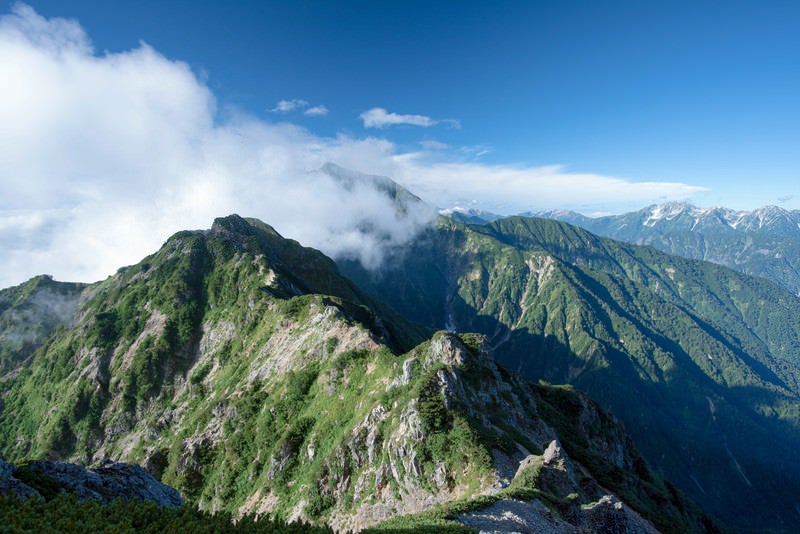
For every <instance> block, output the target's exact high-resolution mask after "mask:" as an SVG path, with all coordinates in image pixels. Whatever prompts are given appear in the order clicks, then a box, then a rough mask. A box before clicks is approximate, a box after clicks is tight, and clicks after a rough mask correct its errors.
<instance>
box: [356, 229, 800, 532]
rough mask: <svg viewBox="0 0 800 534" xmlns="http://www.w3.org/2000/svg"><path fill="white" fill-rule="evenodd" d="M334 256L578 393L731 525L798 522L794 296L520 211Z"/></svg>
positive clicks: (799, 315)
mask: <svg viewBox="0 0 800 534" xmlns="http://www.w3.org/2000/svg"><path fill="white" fill-rule="evenodd" d="M341 267H342V268H343V270H344V272H346V273H348V275H349V276H351V278H353V279H354V280H357V281H358V282H359V283H360V284H361V285H362V287H365V288H369V289H370V291H371V292H372V293H373V294H374V295H375V296H376V297H378V298H382V299H385V300H386V301H387V302H389V303H391V304H392V305H393V306H394V307H395V309H397V310H398V311H400V312H401V313H403V314H405V315H406V316H407V317H409V318H411V319H413V320H417V321H420V322H423V323H425V324H429V325H438V326H444V325H449V326H450V327H452V328H455V329H457V330H459V331H476V332H481V333H484V334H485V335H487V336H488V337H489V342H490V344H491V346H492V349H493V351H494V353H495V355H496V357H497V358H498V361H500V362H501V363H503V364H504V365H507V366H509V367H511V368H512V369H515V370H517V371H519V372H520V373H522V374H523V376H525V377H527V378H529V379H532V380H545V381H548V382H552V383H571V384H574V385H575V386H576V387H578V388H579V389H581V390H583V391H586V392H587V393H588V394H589V395H590V396H591V397H592V398H594V399H596V400H597V401H599V402H600V403H601V404H602V405H603V406H605V407H606V408H608V409H610V410H611V411H612V412H613V413H614V414H615V415H617V416H618V417H619V418H620V419H621V420H622V421H623V422H624V424H625V426H626V428H627V429H628V430H629V431H630V432H631V434H632V435H633V437H634V439H635V441H636V443H637V444H638V445H639V446H640V448H641V449H642V451H643V452H644V454H645V456H646V457H647V458H648V460H649V461H650V462H651V463H652V464H653V465H655V466H656V467H657V469H659V470H660V471H661V472H663V473H664V474H666V476H668V477H669V478H670V479H671V480H674V481H675V482H676V483H677V484H678V485H679V486H680V487H681V488H682V489H683V490H684V491H686V492H687V493H689V494H690V495H691V496H692V497H693V498H694V499H696V500H697V501H698V502H699V503H700V504H701V506H703V507H704V508H705V509H707V510H710V511H712V512H713V513H715V514H717V515H718V516H719V517H721V518H722V519H723V520H725V521H726V522H727V523H728V524H730V525H732V526H734V527H735V528H737V529H740V530H747V529H755V530H761V529H763V528H765V527H767V526H768V527H770V528H775V529H778V530H780V529H787V530H789V531H791V530H796V529H797V528H800V516H798V514H797V513H796V511H795V504H796V503H797V501H796V494H797V490H798V489H800V462H798V459H797V457H796V454H795V451H796V450H797V447H798V446H800V388H799V387H798V377H800V371H799V370H798V355H800V345H799V344H798V343H799V338H800V336H798V333H800V301H798V300H797V299H796V298H795V297H794V296H793V295H791V294H789V293H787V292H786V291H785V290H783V289H781V288H780V287H778V286H776V285H775V284H773V283H771V282H768V281H766V280H762V279H757V278H752V277H748V276H746V275H743V274H739V273H736V272H733V271H730V270H728V269H725V268H722V267H718V266H715V265H712V264H710V263H704V262H698V261H693V260H687V259H683V258H679V257H675V256H669V255H666V254H664V253H660V252H658V251H656V250H655V249H652V248H647V247H636V246H631V245H626V244H623V243H620V242H616V241H612V240H609V239H604V238H599V237H597V236H595V235H593V234H590V233H588V232H586V231H584V230H581V229H579V228H577V227H573V226H570V225H567V224H564V223H559V222H555V221H548V220H543V219H531V218H523V217H512V218H509V219H503V220H500V221H496V222H494V223H491V224H488V225H484V226H470V227H467V226H463V225H459V224H457V223H454V222H451V221H442V222H440V225H439V227H438V228H437V229H436V230H433V231H431V232H429V233H428V234H427V235H426V236H424V237H423V238H422V239H420V240H418V241H417V242H416V243H415V244H414V245H412V247H411V249H410V250H408V251H405V252H404V253H402V254H398V258H397V261H396V262H395V263H394V265H392V266H391V267H389V268H387V269H385V270H384V271H383V272H382V273H381V275H375V274H371V273H367V272H364V271H363V270H361V269H359V268H358V266H357V265H354V264H344V263H342V264H341ZM764 444H768V446H766V447H765V446H764Z"/></svg>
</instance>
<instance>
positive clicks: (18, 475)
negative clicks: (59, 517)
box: [0, 460, 183, 508]
mask: <svg viewBox="0 0 800 534" xmlns="http://www.w3.org/2000/svg"><path fill="white" fill-rule="evenodd" d="M58 493H71V494H75V495H77V497H78V499H79V500H81V501H85V500H88V499H96V500H98V501H100V502H102V503H104V504H108V503H111V502H112V501H114V500H116V499H122V500H124V501H126V502H127V501H130V500H140V501H152V502H154V503H156V504H158V505H159V506H165V507H169V508H175V507H178V506H181V505H182V504H183V499H182V498H181V496H180V494H179V493H178V492H177V490H175V489H174V488H171V487H169V486H167V485H166V484H162V483H161V482H159V481H158V480H156V479H155V478H153V477H152V476H151V475H150V474H149V473H148V472H147V471H145V470H144V469H142V468H141V467H140V466H138V465H135V464H124V463H115V462H110V461H108V462H105V463H103V464H102V465H100V466H97V467H94V468H90V469H86V468H85V467H82V466H80V465H77V464H71V463H66V462H30V463H29V464H27V465H25V466H21V467H15V466H13V465H11V464H8V463H6V462H4V461H2V460H0V494H3V495H6V494H10V495H13V496H14V497H17V498H18V499H21V500H25V499H30V498H36V497H39V498H43V497H48V496H53V494H58Z"/></svg>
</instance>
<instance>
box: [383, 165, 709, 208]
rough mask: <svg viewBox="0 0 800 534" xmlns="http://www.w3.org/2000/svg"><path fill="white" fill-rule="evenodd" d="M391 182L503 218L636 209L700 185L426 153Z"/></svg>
mask: <svg viewBox="0 0 800 534" xmlns="http://www.w3.org/2000/svg"><path fill="white" fill-rule="evenodd" d="M397 158H398V159H401V160H402V161H401V165H399V166H398V168H397V170H396V174H395V175H394V178H395V179H396V180H397V181H399V182H401V183H403V184H404V185H405V186H406V187H408V188H409V189H410V190H411V191H414V192H415V193H416V194H417V195H419V196H421V197H422V198H424V199H426V200H428V201H429V202H431V203H433V204H435V205H437V206H439V207H442V208H449V207H453V206H456V205H459V203H462V202H463V198H465V197H468V198H474V199H480V200H479V201H478V202H476V203H473V204H474V207H476V208H480V209H486V210H489V211H495V212H498V213H502V214H513V213H521V212H524V211H531V210H538V209H550V208H569V209H575V210H579V211H597V210H599V209H602V208H606V209H607V208H608V207H609V206H612V207H615V208H616V210H617V211H621V210H625V209H638V208H640V207H642V206H643V205H646V204H651V203H654V202H661V201H663V200H668V199H669V200H682V199H688V198H690V197H691V196H692V195H695V194H697V193H700V192H702V191H705V190H706V189H705V188H704V187H698V186H692V185H687V184H683V183H679V182H632V181H629V180H624V179H620V178H614V177H609V176H601V175H597V174H590V173H571V172H567V171H566V170H565V169H564V167H563V166H560V165H551V166H544V167H529V166H510V165H487V164H483V163H475V162H472V163H442V162H436V161H433V162H431V161H430V160H429V158H428V155H427V154H425V153H417V154H404V155H401V156H397Z"/></svg>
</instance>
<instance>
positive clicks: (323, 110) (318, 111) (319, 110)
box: [303, 106, 329, 117]
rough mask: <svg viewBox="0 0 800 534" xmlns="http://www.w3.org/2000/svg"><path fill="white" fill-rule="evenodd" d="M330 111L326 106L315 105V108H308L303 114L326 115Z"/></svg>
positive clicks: (311, 115)
mask: <svg viewBox="0 0 800 534" xmlns="http://www.w3.org/2000/svg"><path fill="white" fill-rule="evenodd" d="M328 113H329V111H328V108H327V107H325V106H314V107H313V108H308V109H307V110H305V111H304V112H303V115H308V116H309V117H324V116H325V115H327V114H328Z"/></svg>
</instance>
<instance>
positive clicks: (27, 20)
mask: <svg viewBox="0 0 800 534" xmlns="http://www.w3.org/2000/svg"><path fill="white" fill-rule="evenodd" d="M0 80H2V81H3V82H2V83H0V250H2V252H3V254H2V255H0V256H1V257H0V287H7V286H9V285H13V284H18V283H21V282H22V281H24V280H26V279H28V278H30V277H31V276H33V275H36V274H40V273H49V274H53V275H54V276H55V277H56V278H57V279H61V280H74V281H95V280H99V279H102V278H104V277H106V276H108V275H109V274H112V273H113V272H115V271H116V269H117V268H118V267H120V266H122V265H127V264H131V263H135V262H137V261H139V260H140V259H141V258H142V257H144V256H145V255H147V254H149V253H151V252H153V251H155V250H156V249H157V248H158V247H159V246H160V245H161V243H163V241H164V240H166V239H167V238H168V237H169V235H171V234H172V233H174V232H176V231H178V230H182V229H192V228H208V227H209V226H210V225H211V222H212V221H213V219H214V218H215V217H218V216H224V215H227V214H230V213H239V214H241V215H244V216H253V217H258V218H260V219H262V220H264V221H265V222H267V223H269V224H271V225H273V226H274V227H275V228H276V229H277V230H278V231H279V232H281V233H282V234H283V235H285V236H287V237H291V238H294V239H297V240H299V241H300V242H301V243H303V244H305V245H307V246H313V247H316V248H319V249H321V250H323V251H324V252H326V253H327V254H329V255H332V256H348V257H354V258H358V259H360V260H361V261H362V262H364V263H365V265H369V266H372V267H375V266H378V265H380V262H381V259H382V257H383V254H384V253H385V252H386V250H388V249H391V248H393V247H397V246H399V245H400V244H402V243H403V242H404V241H406V240H408V239H409V238H411V237H412V236H414V235H415V234H416V233H417V232H418V231H419V230H420V229H421V228H422V227H424V226H425V225H426V224H428V223H429V222H430V215H429V213H428V212H425V211H424V210H422V211H420V212H419V213H416V212H415V213H413V214H412V216H410V217H407V218H398V215H397V212H396V209H395V206H394V205H392V204H391V202H390V201H389V200H387V199H386V198H385V197H383V196H381V195H379V194H377V193H376V192H375V191H374V190H371V189H370V188H364V187H358V188H350V189H347V188H344V187H342V186H341V184H340V183H338V182H336V181H335V180H333V179H331V177H330V176H328V175H326V174H325V173H323V172H317V170H318V169H320V168H322V166H323V165H324V164H325V163H326V162H329V161H333V162H336V163H338V164H339V165H341V166H343V167H346V168H351V169H355V170H359V171H362V172H367V173H370V174H378V175H385V176H389V177H392V178H393V179H395V180H397V181H398V182H400V183H402V184H403V185H404V186H406V187H407V188H408V189H410V190H411V191H412V192H414V193H416V194H418V195H419V196H421V197H422V198H423V199H425V200H427V201H428V202H430V203H432V204H434V205H437V206H440V207H451V206H452V205H454V204H456V203H458V201H459V199H468V200H472V201H475V202H477V203H478V204H479V207H480V205H482V206H484V207H486V208H487V209H494V210H498V209H499V208H498V207H500V208H502V207H503V206H505V208H503V209H506V208H507V212H509V213H512V212H514V211H524V210H528V209H534V208H546V207H574V206H576V205H579V204H580V203H581V202H591V203H597V204H600V203H603V202H609V203H611V204H612V205H613V204H614V203H615V202H617V201H619V199H621V198H622V199H626V200H627V201H630V202H638V203H639V205H641V204H643V203H649V202H652V201H653V200H654V198H660V197H662V196H663V197H665V198H670V199H678V198H685V197H687V196H690V195H691V194H693V192H695V191H697V190H698V188H693V187H691V186H686V185H684V184H663V183H631V182H627V181H624V180H617V179H614V178H607V177H602V176H595V175H581V174H569V173H567V172H565V171H564V169H563V168H559V167H545V168H530V167H508V166H490V165H484V164H480V163H474V162H469V161H466V162H464V161H452V160H451V161H448V160H447V158H451V159H452V158H457V157H459V156H458V154H459V150H458V149H457V148H454V149H452V150H444V149H443V147H436V149H435V150H428V149H424V150H423V151H421V152H414V153H409V152H402V151H401V150H400V149H398V147H397V146H395V145H394V144H393V143H392V142H390V141H388V140H386V139H381V138H375V137H366V138H354V137H352V136H347V135H343V134H340V135H338V136H336V137H320V136H317V135H315V134H313V133H312V132H310V131H308V130H306V129H304V128H300V127H298V126H295V125H293V124H290V123H285V122H282V123H280V124H274V123H271V122H268V121H265V120H263V119H258V118H254V117H252V116H248V115H246V114H236V113H227V114H226V118H225V119H224V120H223V119H220V118H219V116H218V115H219V114H218V113H217V101H216V98H215V96H214V95H213V94H212V93H211V91H210V90H209V89H208V87H207V86H206V85H205V83H204V82H202V81H201V80H200V79H199V78H198V76H196V75H195V74H194V73H193V72H192V70H191V68H190V67H189V66H188V65H187V64H186V63H183V62H181V61H175V60H172V59H168V58H166V57H164V56H163V55H161V54H160V53H158V52H157V51H156V50H154V49H153V48H152V47H150V46H148V45H147V44H144V43H143V44H141V45H140V46H139V47H137V48H135V49H133V50H129V51H124V52H120V53H98V52H96V51H95V50H94V49H93V47H92V44H91V41H90V39H89V37H88V36H87V35H86V33H85V32H84V30H83V29H82V27H81V26H80V25H79V23H77V22H75V21H69V20H64V19H45V18H43V17H41V16H39V15H38V14H37V13H36V12H35V11H33V10H32V9H31V8H30V7H27V6H25V5H19V4H18V5H16V6H15V7H14V8H13V10H12V12H11V13H10V14H8V15H5V16H3V17H0ZM274 109H275V110H277V111H276V112H289V111H297V110H304V111H305V113H307V114H311V115H315V114H316V115H324V114H325V113H326V112H327V108H324V107H322V106H314V107H310V105H309V104H308V103H306V102H304V101H299V100H287V101H282V102H279V103H278V104H277V106H276V107H275V108H274ZM387 117H388V118H387ZM396 117H399V119H398V118H396ZM408 117H411V119H408ZM415 117H416V118H415ZM420 117H421V118H420ZM362 118H363V117H362ZM364 120H365V124H366V119H364ZM371 120H373V121H375V122H373V124H374V125H375V127H377V125H378V124H381V121H383V124H384V125H388V124H398V123H400V122H397V121H401V122H402V121H406V120H412V121H417V122H421V123H426V124H427V122H426V121H433V119H430V118H426V117H423V116H414V115H412V116H403V115H395V114H390V113H386V112H385V110H383V114H380V113H377V114H375V115H374V117H373V119H371ZM386 121H389V122H386ZM391 121H395V122H391ZM509 199H513V202H511V201H509ZM365 223H368V224H365ZM364 228H371V229H372V230H371V231H369V232H367V231H364V230H363V229H364Z"/></svg>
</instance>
